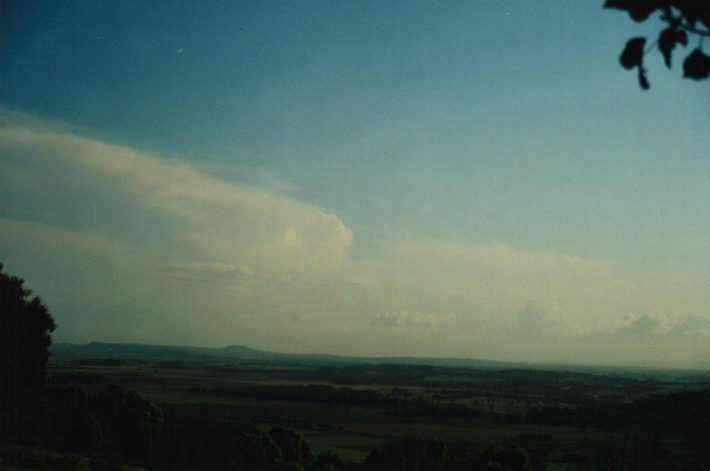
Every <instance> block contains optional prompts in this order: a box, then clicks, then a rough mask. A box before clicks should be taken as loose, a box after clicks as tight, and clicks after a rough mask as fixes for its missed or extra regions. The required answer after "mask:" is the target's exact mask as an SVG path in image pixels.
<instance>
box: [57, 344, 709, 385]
mask: <svg viewBox="0 0 710 471" xmlns="http://www.w3.org/2000/svg"><path fill="white" fill-rule="evenodd" d="M50 351H51V352H52V353H53V355H54V356H55V357H57V358H67V357H70V358H72V357H73V358H77V359H81V358H87V359H89V358H91V359H96V358H102V359H107V358H117V359H118V358H120V359H141V360H163V361H165V360H179V361H227V362H229V361H234V362H244V361H250V362H270V363H285V364H289V363H290V364H300V365H303V364H312V365H363V364H365V365H367V364H372V365H384V364H389V365H422V366H439V367H445V368H471V369H527V370H530V369H533V370H551V371H575V372H585V373H596V374H613V375H623V376H634V377H640V378H643V377H657V378H658V377H663V376H673V377H676V376H678V375H681V376H683V378H684V379H687V380H690V381H693V380H699V381H707V380H708V378H710V370H708V369H707V368H697V369H677V368H648V367H631V366H603V365H570V364H553V363H546V364H541V363H538V364H534V363H516V362H507V361H495V360H480V359H467V358H427V357H353V356H340V355H331V354H295V353H279V352H266V351H262V350H257V349H254V348H250V347H245V346H243V345H230V346H228V347H220V348H209V347H189V346H180V345H144V344H137V343H103V342H91V343H87V344H85V345H77V344H71V343H53V344H52V345H51V347H50Z"/></svg>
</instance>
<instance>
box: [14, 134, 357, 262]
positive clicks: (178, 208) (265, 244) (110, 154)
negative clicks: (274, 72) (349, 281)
mask: <svg viewBox="0 0 710 471" xmlns="http://www.w3.org/2000/svg"><path fill="white" fill-rule="evenodd" d="M0 152H3V153H5V154H6V155H9V156H11V159H12V160H11V161H10V162H9V164H11V165H12V166H14V167H15V168H16V169H20V170H24V171H25V172H35V178H37V179H38V180H39V181H40V184H38V185H35V187H34V189H35V191H38V192H42V191H43V190H42V188H52V185H51V184H50V183H51V182H48V181H47V180H48V179H50V178H51V179H52V180H54V181H61V184H62V188H61V190H60V191H62V192H64V193H68V192H71V191H75V192H77V193H86V197H87V198H91V197H92V196H93V195H92V194H89V193H93V194H97V195H101V197H103V198H105V197H106V195H107V194H109V195H113V198H114V199H115V197H116V196H118V197H119V198H123V199H124V200H126V201H127V202H128V204H127V205H124V206H123V207H124V208H126V209H127V211H128V212H131V211H132V212H137V211H143V212H145V211H148V212H149V213H151V216H150V219H151V221H156V224H163V226H164V227H160V226H157V227H153V228H152V230H154V231H156V232H160V231H162V232H163V234H160V236H161V237H165V238H166V239H171V240H172V243H176V244H183V245H184V244H187V245H191V246H193V248H194V249H196V250H201V251H202V252H203V253H204V254H205V255H209V256H210V258H217V259H219V260H220V263H233V264H236V265H244V264H247V265H250V266H253V267H254V268H255V269H256V270H259V271H265V272H268V273H275V272H308V271H319V270H321V269H323V268H324V267H328V266H330V265H332V264H336V263H338V262H339V261H340V260H342V258H343V256H344V253H345V250H347V248H348V247H349V246H350V244H351V243H352V237H353V236H352V231H351V230H350V229H349V228H347V227H346V226H345V225H344V224H343V223H342V222H341V221H340V220H339V219H338V218H337V217H336V216H335V215H333V214H331V213H328V212H326V211H324V210H322V209H320V208H318V207H315V206H311V205H307V204H303V203H300V202H298V201H295V200H293V199H289V198H287V197H284V196H281V195H278V194H276V193H273V192H270V191H267V190H264V189H261V188H258V187H254V186H251V185H247V184H243V183H235V182H225V181H221V180H218V179H216V178H213V177H211V176H208V175H204V174H201V173H199V172H197V171H195V170H194V169H193V168H192V167H190V166H189V165H188V164H186V163H184V162H180V161H174V160H172V159H168V158H166V157H162V156H160V155H157V154H154V153H148V152H143V151H138V150H136V149H133V148H130V147H126V146H118V145H112V144H106V143H103V142H100V141H97V140H93V139H88V138H84V137H80V136H77V135H75V134H71V133H66V132H53V131H46V130H43V131H37V130H34V129H31V128H28V127H5V128H0ZM45 169H47V170H45ZM18 171H19V170H18ZM45 191H46V190H45ZM55 191H58V190H56V189H55ZM77 198H78V197H77ZM110 217H112V218H115V219H120V217H121V215H120V214H118V215H116V214H113V215H111V216H110ZM121 224H122V221H120V220H116V221H114V226H119V225H121ZM109 230H110V229H109Z"/></svg>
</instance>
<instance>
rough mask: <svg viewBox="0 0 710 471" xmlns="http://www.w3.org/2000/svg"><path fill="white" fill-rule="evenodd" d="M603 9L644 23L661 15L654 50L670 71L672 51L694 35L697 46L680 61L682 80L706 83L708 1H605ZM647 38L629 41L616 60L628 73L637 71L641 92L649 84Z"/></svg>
mask: <svg viewBox="0 0 710 471" xmlns="http://www.w3.org/2000/svg"><path fill="white" fill-rule="evenodd" d="M604 8H615V9H617V10H623V11H626V12H627V13H628V14H629V16H630V17H631V19H632V20H634V21H635V22H637V23H640V22H643V21H646V20H647V19H648V18H650V17H651V16H652V15H653V14H654V13H656V12H660V19H661V21H663V22H664V23H665V24H666V27H665V28H664V29H663V30H662V31H661V32H660V33H659V35H658V39H657V40H656V43H655V45H654V46H655V47H658V50H659V52H660V53H661V55H662V56H663V61H664V62H665V64H666V66H667V67H668V69H670V68H671V60H672V57H673V50H674V49H675V47H676V46H678V45H680V46H682V47H687V46H688V43H689V38H690V36H693V35H694V36H697V38H698V45H697V47H696V48H695V49H693V50H692V51H691V52H690V53H689V54H688V55H687V56H686V58H685V60H684V61H683V77H685V78H689V79H694V80H705V79H707V78H708V77H710V56H708V55H707V54H705V53H704V52H703V39H704V38H705V37H708V36H710V2H708V0H606V2H605V3H604ZM645 44H646V38H645V37H642V36H637V37H633V38H631V39H629V40H628V41H627V42H626V46H625V47H624V50H623V51H622V53H621V56H620V57H619V62H621V66H622V67H624V68H625V69H627V70H633V69H636V70H637V72H638V81H639V85H640V86H641V88H642V89H644V90H648V89H649V88H650V84H649V82H648V78H647V77H646V69H645V68H644V65H643V59H644V56H645V55H646V53H647V52H648V51H644V46H645Z"/></svg>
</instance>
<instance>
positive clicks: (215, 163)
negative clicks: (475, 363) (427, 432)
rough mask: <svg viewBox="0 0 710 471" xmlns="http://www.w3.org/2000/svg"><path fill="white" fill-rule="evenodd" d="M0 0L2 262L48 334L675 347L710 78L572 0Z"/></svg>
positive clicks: (616, 15) (574, 356) (463, 350)
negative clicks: (685, 72) (643, 45)
mask: <svg viewBox="0 0 710 471" xmlns="http://www.w3.org/2000/svg"><path fill="white" fill-rule="evenodd" d="M28 3H29V2H7V3H6V4H5V5H6V6H4V7H3V8H4V10H2V11H1V12H0V108H1V111H0V125H1V126H2V127H0V159H1V160H2V166H3V169H4V170H3V172H2V173H0V181H1V182H2V185H1V186H0V257H1V258H0V260H1V261H2V262H4V263H5V265H6V270H7V271H10V272H12V273H18V274H21V275H23V276H24V277H25V278H27V280H28V282H29V284H30V285H31V286H32V287H33V288H35V290H36V291H37V292H38V293H39V294H40V295H42V297H43V299H45V300H46V302H47V303H48V304H49V306H50V308H51V310H52V312H53V313H54V315H55V317H56V318H57V321H58V324H59V325H60V328H59V329H58V330H57V332H56V335H55V337H56V338H57V339H58V340H63V341H76V342H83V341H90V340H108V341H140V342H155V343H188V344H199V345H225V344H232V343H241V344H247V345H249V346H252V347H257V348H265V349H277V350H286V351H299V352H306V351H308V352H322V351H327V352H332V353H345V354H361V355H379V354H394V355H432V356H467V357H483V358H499V359H514V360H520V359H523V360H526V359H530V360H535V361H580V362H593V363H595V362H596V363H600V362H601V363H626V364H664V365H697V364H707V361H706V360H707V358H708V355H709V354H710V350H708V347H707V345H709V344H710V343H709V342H708V341H709V340H710V293H708V292H707V289H706V287H707V286H708V282H710V273H709V271H708V268H707V267H709V266H710V207H709V206H708V201H710V184H709V183H710V133H708V132H707V130H708V125H709V124H710V106H708V105H710V98H709V97H710V94H708V83H706V82H700V83H695V82H692V81H688V80H684V79H682V78H681V72H680V70H679V65H680V56H677V57H676V58H675V64H674V69H673V70H671V71H668V70H666V69H665V66H664V65H663V62H662V59H661V57H660V54H657V53H656V52H655V51H651V53H650V54H649V55H648V56H647V62H648V69H649V70H648V72H649V79H650V81H651V85H652V89H651V90H650V91H647V92H644V91H642V90H640V89H639V87H638V84H637V82H636V80H635V77H634V76H633V74H632V73H630V72H627V71H625V70H623V69H622V68H621V67H620V66H619V64H618V53H619V52H620V50H621V48H622V47H623V44H624V42H625V41H626V39H628V38H629V37H630V36H633V35H637V34H649V35H652V34H656V31H657V25H656V24H654V23H652V22H649V24H648V25H639V24H635V23H633V22H632V21H630V19H629V18H628V17H627V16H626V15H625V14H624V13H622V12H618V11H606V10H602V9H601V5H600V4H599V5H598V4H596V2H581V1H580V2H564V3H563V2H535V3H533V2H518V1H515V2H482V1H481V2H436V3H434V2H408V3H395V2H351V1H348V2H346V1H342V2H330V1H329V2H273V3H269V2H238V3H236V4H235V2H226V1H225V2H217V1H215V2H208V3H207V4H205V3H204V2H180V3H179V5H178V4H174V3H172V2H152V3H151V5H150V7H149V8H146V6H145V3H144V2H120V3H118V4H117V3H115V2H88V1H78V0H77V1H62V2H32V4H31V5H30V4H28Z"/></svg>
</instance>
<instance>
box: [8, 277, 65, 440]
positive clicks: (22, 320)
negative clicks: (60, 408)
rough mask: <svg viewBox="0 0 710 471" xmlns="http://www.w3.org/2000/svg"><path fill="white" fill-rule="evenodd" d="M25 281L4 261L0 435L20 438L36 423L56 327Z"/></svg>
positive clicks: (45, 307) (47, 311) (45, 308)
mask: <svg viewBox="0 0 710 471" xmlns="http://www.w3.org/2000/svg"><path fill="white" fill-rule="evenodd" d="M24 283H25V281H24V280H23V279H22V278H20V277H18V276H13V275H9V274H7V273H4V272H3V265H2V264H0V435H4V436H6V437H7V436H8V435H10V434H12V437H11V438H18V439H24V438H25V437H24V436H23V434H25V433H30V429H32V428H33V424H34V425H36V417H34V413H35V412H36V401H37V400H38V398H39V397H40V395H41V393H42V390H43V388H44V377H45V370H46V367H47V360H48V359H49V346H50V344H51V343H52V337H51V335H50V334H51V332H52V331H54V329H55V327H56V326H55V324H54V320H53V319H52V316H51V314H50V313H49V310H48V309H47V306H45V305H44V304H43V303H42V301H41V300H40V299H39V297H38V296H34V297H33V296H32V290H30V289H28V288H26V287H25V286H24Z"/></svg>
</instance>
